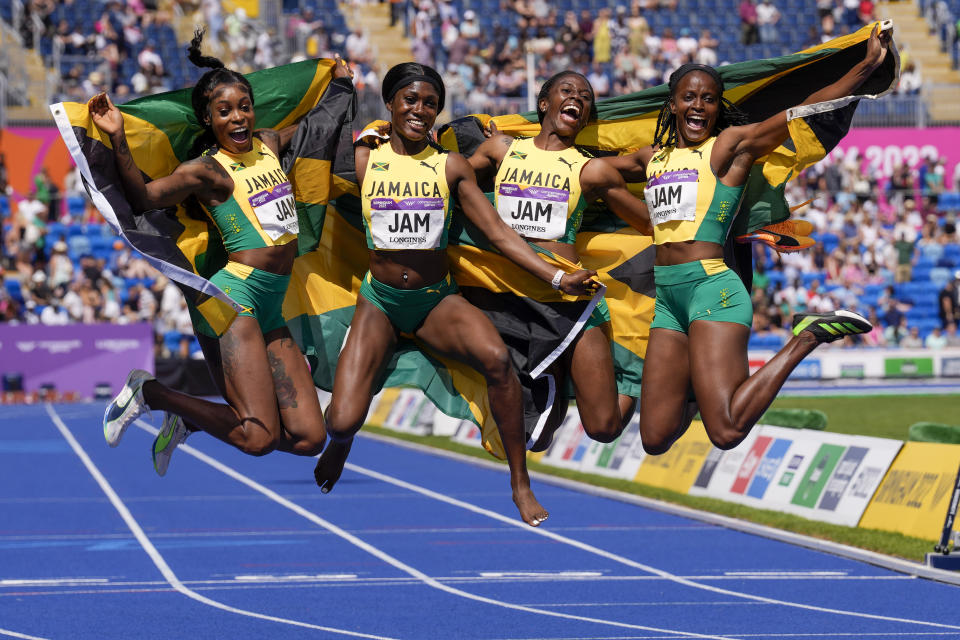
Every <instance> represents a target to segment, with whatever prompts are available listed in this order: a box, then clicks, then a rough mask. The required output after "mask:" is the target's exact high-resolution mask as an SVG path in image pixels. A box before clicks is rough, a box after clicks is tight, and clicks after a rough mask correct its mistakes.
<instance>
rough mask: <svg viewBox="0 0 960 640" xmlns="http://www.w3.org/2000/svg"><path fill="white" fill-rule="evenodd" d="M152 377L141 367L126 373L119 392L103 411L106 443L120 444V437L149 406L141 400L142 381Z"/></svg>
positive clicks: (111, 444) (112, 445)
mask: <svg viewBox="0 0 960 640" xmlns="http://www.w3.org/2000/svg"><path fill="white" fill-rule="evenodd" d="M153 379H154V377H153V376H152V375H150V374H149V373H148V372H146V371H144V370H143V369H134V370H133V371H131V372H130V374H129V375H127V381H126V382H124V383H123V388H122V389H120V393H118V394H117V397H116V398H114V399H113V402H111V403H110V404H109V405H107V409H106V411H104V412H103V437H104V438H105V439H106V440H107V444H108V445H110V446H111V447H115V446H117V445H118V444H120V438H122V437H123V433H124V432H125V431H126V430H127V427H129V426H130V425H131V424H132V423H133V421H134V420H136V419H137V418H138V417H140V416H141V415H142V414H143V413H144V412H146V411H149V410H150V407H148V406H147V404H146V403H145V402H144V401H143V383H145V382H148V381H150V380H153Z"/></svg>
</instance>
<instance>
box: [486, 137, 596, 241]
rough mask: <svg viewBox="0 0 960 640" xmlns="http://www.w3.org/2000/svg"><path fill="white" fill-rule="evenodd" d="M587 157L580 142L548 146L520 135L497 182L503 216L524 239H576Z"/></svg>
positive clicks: (496, 200) (583, 206) (583, 205)
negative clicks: (554, 148) (550, 148)
mask: <svg viewBox="0 0 960 640" xmlns="http://www.w3.org/2000/svg"><path fill="white" fill-rule="evenodd" d="M589 161H590V158H589V157H588V156H586V155H584V154H583V152H582V151H580V150H579V149H577V148H576V147H569V148H567V149H564V150H563V151H544V150H542V149H538V148H537V146H536V145H535V144H534V143H533V138H517V139H516V140H514V141H513V142H512V143H511V144H510V148H509V149H507V155H506V156H504V158H503V160H502V161H501V162H500V170H499V171H497V178H496V181H495V182H494V185H493V193H494V206H495V207H496V209H497V213H499V214H500V218H501V219H502V220H503V221H504V222H505V223H507V224H508V225H510V227H511V228H513V230H514V231H516V232H517V233H518V234H520V235H521V236H523V237H524V238H530V239H531V240H552V241H555V242H564V243H566V244H573V243H574V242H575V241H576V239H577V231H578V230H579V229H580V223H581V222H582V220H583V210H584V209H586V208H587V202H586V200H584V198H583V191H582V189H581V187H580V171H581V169H583V165H585V164H587V162H589Z"/></svg>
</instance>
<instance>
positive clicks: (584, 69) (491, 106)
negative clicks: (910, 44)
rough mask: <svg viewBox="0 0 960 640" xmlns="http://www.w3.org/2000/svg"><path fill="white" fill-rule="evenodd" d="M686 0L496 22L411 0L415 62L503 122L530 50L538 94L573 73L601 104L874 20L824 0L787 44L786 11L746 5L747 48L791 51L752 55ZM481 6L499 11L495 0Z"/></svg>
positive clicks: (530, 3)
mask: <svg viewBox="0 0 960 640" xmlns="http://www.w3.org/2000/svg"><path fill="white" fill-rule="evenodd" d="M678 1H679V0H630V2H624V3H611V5H610V6H609V7H600V8H597V9H595V10H591V9H586V8H582V9H579V10H572V9H563V8H559V7H558V3H553V2H547V0H500V1H499V7H498V10H497V11H496V12H495V16H494V17H490V16H484V15H481V14H478V12H477V11H475V10H473V9H472V8H469V9H466V10H462V11H461V10H460V8H459V4H460V2H461V0H410V1H409V2H408V3H407V6H408V7H409V9H408V13H407V16H408V34H409V36H410V38H411V39H412V48H411V57H412V58H413V59H414V60H415V61H417V62H420V63H422V64H428V65H431V66H434V67H436V68H438V69H440V70H441V72H442V73H443V74H444V81H445V82H446V85H447V94H448V95H449V96H450V97H451V98H452V100H451V101H450V102H451V103H452V105H453V107H454V111H455V112H461V111H462V112H464V113H491V114H494V115H496V114H499V113H503V112H505V111H507V110H516V109H517V104H518V101H517V100H513V101H511V100H504V98H520V97H524V96H526V93H527V75H526V74H527V70H526V56H525V54H526V52H527V51H532V52H533V53H534V54H535V61H536V62H535V66H536V68H535V77H536V84H537V86H539V85H540V84H541V83H542V82H543V81H544V80H546V78H548V77H549V76H550V75H552V74H554V73H556V72H558V71H561V70H564V69H571V68H572V69H576V70H578V71H580V72H581V73H583V74H584V75H586V76H587V77H588V78H589V79H590V82H591V84H592V85H593V87H594V90H595V91H596V93H597V95H598V96H599V97H607V96H614V95H621V94H624V93H630V92H634V91H640V90H642V89H645V88H649V87H652V86H656V85H658V84H661V83H663V82H666V80H667V79H668V77H669V75H670V73H672V72H673V70H674V69H676V68H677V67H679V66H680V65H681V64H683V63H685V62H699V63H701V64H707V65H718V64H722V63H726V62H734V61H738V60H739V59H742V57H741V58H736V59H731V57H730V52H731V50H733V51H735V52H736V53H738V54H740V55H741V56H743V55H745V54H746V55H754V56H756V55H757V54H761V53H762V54H763V55H782V54H785V53H788V52H790V51H793V50H796V49H799V48H800V47H803V46H811V45H815V44H820V43H821V42H824V41H826V40H829V39H830V38H833V37H836V36H839V35H842V34H845V33H848V32H850V31H852V30H855V29H857V28H859V27H860V26H861V25H862V24H864V23H866V22H868V21H870V20H872V19H874V10H873V4H872V2H871V1H870V0H862V2H856V1H855V0H820V1H819V2H817V3H816V7H817V12H818V14H817V16H814V15H813V14H812V13H811V16H810V17H811V18H812V19H813V20H814V22H815V21H816V19H819V26H811V27H810V30H809V33H806V35H805V36H804V37H803V39H799V40H798V39H797V38H796V37H795V34H794V32H795V31H796V30H797V25H795V24H791V26H790V29H789V30H785V31H789V34H790V36H791V40H789V41H788V42H787V41H785V38H783V37H781V34H780V27H779V25H780V21H781V17H782V13H781V11H780V10H779V9H778V8H777V6H776V4H775V2H774V0H762V1H761V2H760V3H759V4H758V3H757V0H742V2H741V3H740V5H739V9H740V19H741V29H742V30H741V34H740V35H741V42H742V43H744V44H753V43H764V44H769V45H775V44H777V43H780V44H785V45H788V46H785V47H779V48H775V49H762V50H757V51H756V52H755V53H751V52H752V51H753V50H747V49H744V48H738V47H734V48H731V47H730V46H724V45H730V44H731V43H730V42H726V43H724V42H722V41H721V39H723V38H724V37H725V34H726V33H729V31H727V30H724V29H719V30H718V29H716V28H709V26H710V25H711V24H715V23H713V22H710V21H708V20H706V19H705V18H704V17H701V18H700V19H699V20H698V21H697V20H690V19H689V18H688V19H687V20H686V21H685V20H684V19H683V12H681V11H680V10H679V9H678ZM711 1H712V2H714V3H716V2H717V0H711ZM851 2H853V5H854V6H853V7H852V8H851ZM473 4H476V3H473ZM480 4H481V5H482V6H486V7H489V6H490V2H489V0H481V2H480ZM494 4H496V0H494ZM463 6H472V5H468V4H464V5H463ZM733 6H734V8H736V5H733ZM798 6H802V5H798ZM714 8H717V7H714ZM810 11H811V12H812V11H813V8H812V5H811V9H810ZM664 16H668V17H667V18H665V17H664ZM675 18H679V19H675ZM666 24H670V25H674V24H676V25H677V26H663V25H666ZM695 24H700V25H701V26H700V27H695V26H694V25H695ZM904 68H905V69H909V71H908V76H907V78H906V80H907V82H906V83H905V85H904V87H903V89H904V90H905V91H906V90H908V89H909V90H910V91H912V92H916V91H919V78H918V76H917V72H916V69H915V68H914V67H913V66H912V63H910V62H909V61H908V60H907V61H905V65H904Z"/></svg>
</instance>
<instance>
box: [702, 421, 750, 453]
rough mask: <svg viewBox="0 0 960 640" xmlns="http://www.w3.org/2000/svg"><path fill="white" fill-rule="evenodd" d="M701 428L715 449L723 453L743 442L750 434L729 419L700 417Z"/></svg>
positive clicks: (748, 430) (747, 429)
mask: <svg viewBox="0 0 960 640" xmlns="http://www.w3.org/2000/svg"><path fill="white" fill-rule="evenodd" d="M701 417H702V418H703V426H704V429H705V430H706V432H707V437H708V438H709V439H710V442H711V443H712V444H713V446H715V447H716V448H717V449H722V450H724V451H726V450H728V449H733V448H734V447H735V446H737V445H738V444H740V443H741V442H743V439H744V438H746V437H747V434H748V433H749V432H750V429H749V428H746V429H744V428H743V427H742V426H741V425H737V424H736V423H734V422H733V421H732V420H731V419H729V418H713V419H711V418H708V417H705V416H702V415H701Z"/></svg>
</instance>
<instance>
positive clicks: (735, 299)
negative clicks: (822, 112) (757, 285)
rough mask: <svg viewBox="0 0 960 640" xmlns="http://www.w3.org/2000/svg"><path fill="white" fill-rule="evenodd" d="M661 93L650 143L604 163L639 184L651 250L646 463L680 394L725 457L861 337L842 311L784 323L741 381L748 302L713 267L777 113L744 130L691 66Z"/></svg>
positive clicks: (678, 407)
mask: <svg viewBox="0 0 960 640" xmlns="http://www.w3.org/2000/svg"><path fill="white" fill-rule="evenodd" d="M888 40H889V36H888V35H887V34H886V33H883V34H881V33H880V32H879V29H877V28H875V29H874V31H873V33H872V35H871V37H870V39H869V41H868V43H867V49H866V56H865V57H864V59H863V61H862V62H860V63H859V64H857V65H856V66H855V67H854V68H852V69H851V70H850V71H848V72H847V73H846V74H845V75H844V76H843V77H841V78H840V79H839V80H837V81H836V82H834V83H833V84H831V85H829V86H827V87H825V88H823V89H821V90H820V91H818V92H816V93H814V94H813V95H811V96H810V97H809V98H807V100H806V101H805V102H804V103H803V104H804V105H806V104H814V103H818V102H825V101H828V100H833V99H837V98H842V97H845V96H848V95H850V94H851V93H852V92H853V91H854V90H855V89H856V88H857V87H859V86H860V85H861V84H862V83H863V82H864V81H865V80H866V79H867V78H868V77H869V76H870V74H871V73H872V72H873V70H874V69H876V68H877V67H878V66H879V65H880V63H881V62H882V61H883V59H884V56H885V55H886V53H887V41H888ZM669 88H670V96H669V98H668V99H667V101H666V102H665V104H664V107H663V109H662V110H661V113H660V118H659V120H658V122H657V130H656V134H655V140H656V142H655V143H654V145H652V146H649V147H645V148H643V149H640V150H639V151H637V152H635V153H633V154H630V155H627V156H621V157H619V158H614V159H608V162H610V163H611V164H613V165H614V166H615V167H616V168H617V169H619V170H620V171H621V173H622V174H623V175H624V177H625V178H626V179H627V180H629V181H630V182H642V181H646V183H647V186H646V189H645V198H646V203H647V206H648V208H649V211H650V220H651V223H652V224H653V235H654V244H655V245H656V247H657V254H656V263H655V266H654V276H655V279H656V288H657V300H656V307H655V315H654V319H653V323H652V324H651V327H650V342H649V345H648V346H647V353H646V358H645V360H644V367H643V378H642V385H641V397H640V434H641V436H642V440H643V446H644V448H645V449H646V451H647V452H648V453H652V454H658V453H663V452H665V451H666V450H667V449H669V448H670V446H671V445H672V444H673V442H674V441H676V439H677V438H679V437H680V435H681V434H682V433H683V431H684V429H685V428H686V424H685V420H684V418H683V412H684V405H685V403H686V401H687V398H688V389H689V388H690V387H691V386H692V388H693V391H694V394H695V396H696V399H697V402H698V403H699V406H700V415H701V417H702V419H703V423H704V426H705V427H706V430H707V434H708V435H709V437H710V440H711V441H712V442H713V444H714V445H716V446H717V447H720V448H722V449H729V448H732V447H734V446H736V445H737V444H739V443H740V442H741V441H742V440H743V439H744V438H745V437H746V436H747V434H748V433H749V432H750V429H751V428H753V425H754V424H755V423H756V421H757V420H758V419H759V418H760V416H761V415H763V412H764V411H765V410H766V409H767V407H768V406H769V405H770V402H772V401H773V398H774V397H775V396H776V394H777V393H778V392H779V390H780V388H781V386H783V383H784V382H785V381H786V379H787V376H789V375H790V372H791V371H793V369H794V367H796V366H797V364H799V363H800V361H801V360H803V358H804V357H805V356H807V355H808V354H809V353H810V352H811V351H813V349H814V348H816V347H817V345H819V344H820V343H823V342H831V341H833V340H836V339H839V338H842V337H844V336H845V335H851V334H856V333H864V332H867V331H869V330H870V328H871V325H870V323H869V322H867V321H866V319H864V318H862V317H861V316H859V315H857V314H855V313H852V312H850V311H843V310H841V311H836V312H833V313H829V314H803V315H799V316H795V317H794V321H793V322H794V327H793V334H794V335H793V336H792V337H791V339H790V340H789V342H787V344H786V345H784V347H783V348H782V349H781V350H780V352H779V353H778V354H777V355H776V356H775V357H774V358H772V359H771V360H770V361H769V362H767V363H766V364H765V365H764V366H763V367H761V368H760V369H759V370H758V371H757V372H756V373H754V374H753V375H752V376H751V375H750V374H749V368H748V365H747V340H748V339H749V336H750V326H751V322H752V305H751V302H750V294H749V293H747V291H746V289H745V287H744V286H743V283H742V282H741V281H740V278H739V277H737V276H736V274H734V273H733V272H732V271H730V270H729V269H728V268H727V267H726V266H725V265H724V262H723V245H724V243H725V241H726V239H727V234H728V233H729V231H730V227H731V224H732V222H733V219H734V217H735V216H736V214H737V210H738V207H739V205H740V199H741V196H742V194H743V190H744V185H745V183H746V181H747V176H748V174H749V172H750V169H751V168H752V167H753V163H754V160H756V159H757V158H760V157H762V156H764V155H766V154H768V153H770V152H772V151H773V150H774V149H776V148H777V147H778V146H779V145H780V144H782V143H783V142H784V141H785V140H786V139H787V137H788V131H787V117H786V112H780V113H778V114H776V115H774V116H771V117H769V118H767V119H766V120H764V121H763V122H759V123H755V124H747V123H746V118H745V117H744V116H743V114H742V113H739V112H738V111H737V110H736V108H735V107H734V106H733V105H731V104H730V103H728V102H726V101H725V99H724V98H723V81H722V80H721V78H720V75H719V74H718V73H717V72H716V71H715V70H714V69H712V68H711V67H707V66H703V65H697V64H685V65H683V66H682V67H680V68H679V69H677V70H676V71H675V72H674V73H673V74H672V75H671V76H670V83H669Z"/></svg>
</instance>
